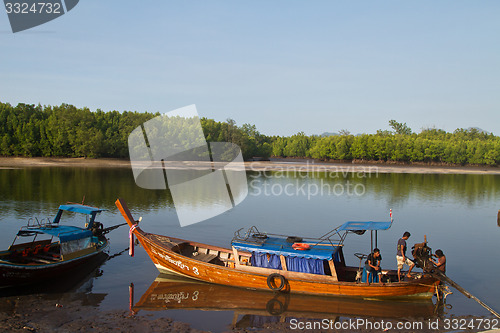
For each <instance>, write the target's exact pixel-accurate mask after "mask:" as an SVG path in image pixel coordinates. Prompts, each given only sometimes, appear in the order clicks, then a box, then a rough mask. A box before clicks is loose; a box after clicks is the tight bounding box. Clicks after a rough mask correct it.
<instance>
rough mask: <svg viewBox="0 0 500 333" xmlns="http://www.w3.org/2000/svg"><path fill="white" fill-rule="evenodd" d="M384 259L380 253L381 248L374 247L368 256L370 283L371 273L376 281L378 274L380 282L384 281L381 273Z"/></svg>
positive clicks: (366, 263) (367, 271) (367, 276)
mask: <svg viewBox="0 0 500 333" xmlns="http://www.w3.org/2000/svg"><path fill="white" fill-rule="evenodd" d="M381 261H382V256H381V255H380V250H379V249H378V248H374V249H373V252H372V253H370V254H369V255H368V258H366V262H365V267H366V283H368V284H370V275H371V274H373V275H372V276H373V279H374V281H375V276H376V275H378V278H379V279H378V282H379V283H382V279H381V276H380V275H381V274H382V268H381V267H380V262H381Z"/></svg>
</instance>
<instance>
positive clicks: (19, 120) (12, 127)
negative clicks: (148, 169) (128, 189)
mask: <svg viewBox="0 0 500 333" xmlns="http://www.w3.org/2000/svg"><path fill="white" fill-rule="evenodd" d="M157 115H159V113H148V112H145V113H140V112H130V111H125V112H118V111H111V112H103V111H101V110H97V111H96V112H91V111H90V110H89V109H88V108H77V107H75V106H73V105H68V104H62V105H61V106H41V105H38V106H35V105H32V104H31V105H30V104H22V103H20V104H18V105H17V106H15V107H14V106H12V105H10V104H8V103H1V102H0V155H2V156H28V157H34V156H43V157H52V156H53V157H55V156H57V157H89V158H98V157H116V158H126V157H128V156H129V151H128V136H129V135H130V133H131V132H132V131H133V130H134V129H135V128H137V127H138V126H140V125H141V124H143V123H144V122H146V121H148V120H150V119H152V118H153V117H156V116H157ZM200 121H201V125H202V128H203V131H204V134H205V137H206V138H207V140H208V141H225V142H232V143H235V144H237V145H238V146H240V147H241V149H242V152H243V157H244V158H245V159H248V158H251V157H252V156H262V157H268V156H269V155H270V154H271V150H272V147H271V144H272V138H270V137H267V136H265V135H262V134H260V133H259V132H258V131H257V129H256V127H255V125H249V124H244V125H243V126H241V127H238V126H237V125H236V123H235V121H234V120H232V119H228V120H227V121H226V122H217V121H215V120H212V119H207V118H201V119H200Z"/></svg>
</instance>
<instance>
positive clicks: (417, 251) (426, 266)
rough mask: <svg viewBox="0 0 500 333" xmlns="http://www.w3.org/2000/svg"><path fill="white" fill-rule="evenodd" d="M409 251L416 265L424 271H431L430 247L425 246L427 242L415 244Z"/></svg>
mask: <svg viewBox="0 0 500 333" xmlns="http://www.w3.org/2000/svg"><path fill="white" fill-rule="evenodd" d="M411 253H412V255H413V258H414V259H415V265H416V266H417V267H419V268H422V270H423V271H424V272H433V270H434V265H432V263H431V261H430V260H429V259H430V258H431V256H432V249H431V248H430V247H428V246H427V242H423V243H418V244H415V245H414V246H413V247H412V251H411Z"/></svg>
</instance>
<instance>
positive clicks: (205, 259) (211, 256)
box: [190, 253, 217, 262]
mask: <svg viewBox="0 0 500 333" xmlns="http://www.w3.org/2000/svg"><path fill="white" fill-rule="evenodd" d="M190 257H191V258H193V259H195V260H198V261H203V262H211V261H212V260H214V259H215V258H217V255H216V254H206V253H198V254H197V255H194V254H193V255H191V256H190Z"/></svg>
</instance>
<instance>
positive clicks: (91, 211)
mask: <svg viewBox="0 0 500 333" xmlns="http://www.w3.org/2000/svg"><path fill="white" fill-rule="evenodd" d="M103 210H104V209H100V208H97V207H91V206H85V205H80V204H67V205H60V206H59V211H58V212H57V215H56V217H55V218H54V221H53V222H52V223H59V221H60V220H61V215H62V213H63V212H64V211H67V212H74V213H81V214H87V215H90V221H89V224H88V228H87V229H90V228H92V224H93V223H94V219H95V217H96V215H97V213H100V212H102V211H103Z"/></svg>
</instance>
